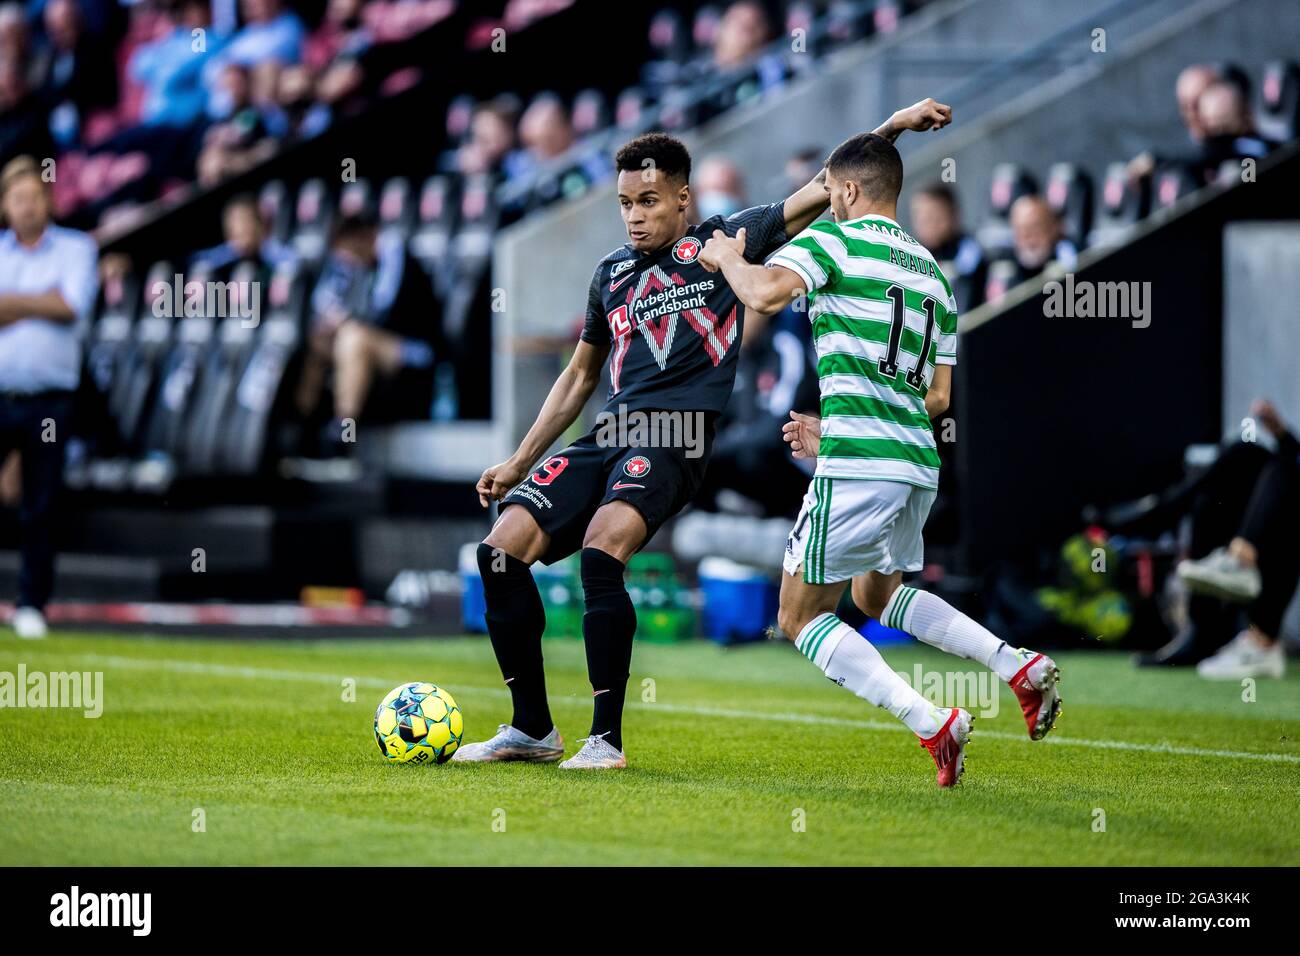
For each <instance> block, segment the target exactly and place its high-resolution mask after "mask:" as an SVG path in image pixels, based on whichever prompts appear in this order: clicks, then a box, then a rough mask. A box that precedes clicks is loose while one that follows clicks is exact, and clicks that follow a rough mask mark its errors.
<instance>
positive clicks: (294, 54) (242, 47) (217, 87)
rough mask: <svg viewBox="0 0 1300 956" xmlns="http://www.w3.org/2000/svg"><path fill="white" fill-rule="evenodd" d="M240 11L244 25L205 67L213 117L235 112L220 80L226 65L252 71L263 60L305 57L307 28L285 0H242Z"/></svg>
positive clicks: (288, 60)
mask: <svg viewBox="0 0 1300 956" xmlns="http://www.w3.org/2000/svg"><path fill="white" fill-rule="evenodd" d="M240 11H241V12H242V13H243V15H244V26H243V27H242V28H241V29H239V30H238V31H236V32H235V35H234V36H232V37H231V38H230V42H229V43H228V44H226V45H225V47H224V48H223V49H222V50H221V52H220V53H219V54H217V56H216V57H214V58H213V59H212V61H211V62H209V63H208V65H207V67H206V68H205V69H204V82H205V85H206V86H207V87H208V93H209V96H208V113H209V115H211V116H212V117H213V118H223V117H226V116H230V115H231V114H232V112H233V111H234V108H233V104H232V103H231V102H230V100H229V90H228V87H227V85H226V84H225V83H223V82H222V80H221V78H222V76H224V75H226V72H227V71H226V68H227V67H229V66H241V67H247V68H249V69H250V70H251V69H252V68H253V67H256V66H257V65H258V64H261V63H279V64H281V65H287V64H293V63H298V62H299V61H300V60H301V59H302V47H303V41H304V39H305V38H306V28H305V27H304V26H303V23H302V21H301V20H300V19H298V15H297V14H296V13H294V12H293V11H292V10H287V9H285V7H284V4H283V3H282V0H242V2H241V3H240Z"/></svg>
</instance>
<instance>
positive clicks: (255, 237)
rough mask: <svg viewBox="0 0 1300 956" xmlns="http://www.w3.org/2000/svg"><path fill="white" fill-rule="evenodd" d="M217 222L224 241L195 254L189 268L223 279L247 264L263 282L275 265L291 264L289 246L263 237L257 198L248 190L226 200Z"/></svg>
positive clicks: (264, 231)
mask: <svg viewBox="0 0 1300 956" xmlns="http://www.w3.org/2000/svg"><path fill="white" fill-rule="evenodd" d="M221 225H222V230H223V232H224V233H225V241H224V242H222V243H221V245H219V246H213V247H212V248H211V249H204V250H203V251H202V252H197V253H195V255H194V259H193V261H192V264H191V265H190V268H191V269H192V270H195V271H205V272H208V273H210V274H211V275H212V277H213V278H214V279H215V280H217V281H221V282H224V281H227V280H228V279H229V278H230V276H231V274H232V273H233V272H234V271H235V270H236V269H237V268H238V267H239V266H240V265H242V264H251V265H252V266H254V267H255V268H256V269H257V278H258V280H259V281H260V282H262V283H263V285H265V284H266V283H267V282H268V281H269V280H270V278H271V275H272V273H274V272H275V270H276V268H277V267H279V266H281V265H288V264H292V263H293V262H294V261H295V259H296V256H295V255H294V252H293V250H292V249H290V248H289V247H288V246H286V245H285V244H284V243H281V242H277V241H276V240H275V239H272V238H270V237H268V236H267V234H266V225H265V223H263V222H262V214H261V212H260V211H259V209H258V207H257V199H256V197H254V196H253V195H252V194H251V193H244V194H241V195H239V196H236V197H235V198H233V199H231V200H230V202H228V203H226V208H225V209H224V210H223V211H222V214H221Z"/></svg>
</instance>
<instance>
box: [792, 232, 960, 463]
mask: <svg viewBox="0 0 1300 956" xmlns="http://www.w3.org/2000/svg"><path fill="white" fill-rule="evenodd" d="M768 265H769V266H784V267H785V268H787V269H790V270H791V271H793V272H794V273H795V274H796V275H798V276H799V278H800V279H802V280H803V283H804V285H805V286H806V287H807V289H808V318H809V321H811V323H812V334H813V341H814V343H815V345H816V348H817V376H818V378H819V379H820V381H821V417H822V423H821V431H822V439H821V452H820V454H819V455H818V457H817V474H818V475H819V476H823V477H828V478H874V479H881V480H886V481H902V482H906V483H907V484H910V485H915V486H916V487H918V488H929V489H935V488H938V486H939V453H938V452H937V451H936V450H935V444H934V431H933V429H932V428H931V427H930V417H929V416H928V415H927V414H926V413H925V393H926V392H927V391H928V390H929V387H930V383H931V382H932V381H933V380H934V367H935V365H936V364H940V365H955V364H957V303H956V300H955V299H954V298H953V294H952V286H951V285H949V283H948V280H947V279H946V278H945V277H944V274H943V273H942V272H941V271H940V269H939V266H938V265H937V264H936V263H935V261H934V256H932V255H930V253H929V251H928V250H926V248H925V247H924V246H922V245H921V244H920V243H918V242H917V241H916V240H915V239H913V238H912V237H911V236H909V235H908V234H907V233H906V232H904V231H903V228H902V227H901V226H899V224H898V223H896V222H894V220H892V219H889V218H888V217H886V216H863V217H861V218H859V219H853V220H850V221H849V222H844V223H837V222H830V221H825V220H823V221H819V222H815V223H813V224H812V225H811V226H809V227H808V228H807V229H805V230H804V231H803V232H801V233H799V235H797V236H796V237H795V238H794V239H793V240H791V241H790V242H789V244H787V245H786V246H784V247H782V248H781V249H780V250H779V251H777V252H776V253H775V254H774V255H773V256H772V257H771V258H770V259H769V260H768Z"/></svg>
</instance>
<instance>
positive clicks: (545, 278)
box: [493, 0, 1155, 453]
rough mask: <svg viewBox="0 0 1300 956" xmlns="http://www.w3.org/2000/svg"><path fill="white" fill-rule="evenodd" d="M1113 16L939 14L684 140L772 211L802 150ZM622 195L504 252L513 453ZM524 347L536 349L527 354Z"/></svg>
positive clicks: (1077, 4) (996, 0)
mask: <svg viewBox="0 0 1300 956" xmlns="http://www.w3.org/2000/svg"><path fill="white" fill-rule="evenodd" d="M1153 2H1155V0H1153ZM1114 6H1115V0H949V2H943V3H936V4H933V5H932V6H930V7H927V8H925V9H924V10H922V11H921V12H920V13H918V14H917V15H915V16H913V17H911V18H909V19H908V20H907V21H905V22H904V23H903V24H902V25H901V26H900V28H899V30H898V31H897V32H896V33H893V34H890V35H887V36H882V37H877V38H875V39H873V40H870V41H868V42H867V43H865V44H862V45H860V46H857V47H854V48H852V49H849V50H844V51H840V52H839V53H837V54H836V55H834V56H832V57H829V58H828V59H827V60H826V61H824V62H822V63H821V64H819V66H818V72H817V76H816V78H815V79H814V80H807V81H801V82H799V83H796V84H795V85H793V86H792V87H791V88H790V89H788V90H785V91H782V92H781V93H779V94H778V95H776V96H774V97H772V98H771V99H769V100H765V101H764V102H762V103H759V104H756V105H754V106H752V107H748V108H744V109H741V110H736V111H733V112H732V113H731V114H728V115H727V116H724V117H720V118H719V119H718V120H717V121H715V122H713V123H711V124H708V125H706V126H705V127H703V128H701V129H700V130H698V131H695V132H694V133H692V134H691V135H687V136H686V137H685V139H686V140H687V142H688V144H689V145H690V146H691V148H692V150H693V151H694V153H695V155H696V156H697V158H698V157H702V156H706V155H708V154H710V153H713V152H722V153H725V154H727V155H729V156H732V157H734V158H735V159H736V160H737V161H738V162H740V163H741V165H742V166H743V168H744V170H745V174H746V177H747V187H748V191H749V197H750V201H751V202H763V201H766V202H770V201H774V200H776V199H779V198H781V197H783V196H784V195H785V193H786V184H785V183H784V180H783V177H782V168H783V166H784V164H785V161H786V159H787V158H788V157H789V155H790V154H791V153H792V152H794V151H795V150H796V149H798V148H800V147H802V146H805V145H817V146H820V147H823V148H826V149H827V150H828V151H829V148H830V147H831V146H833V145H834V143H835V142H838V141H839V140H840V139H842V138H844V137H845V136H848V135H851V134H852V133H854V132H858V131H860V130H862V129H871V128H874V127H875V126H877V125H879V123H880V122H882V121H883V120H884V119H885V118H886V117H887V116H888V115H889V114H890V113H891V112H893V110H894V109H896V108H898V107H899V106H903V105H906V104H908V103H911V102H914V101H916V100H917V99H920V98H922V97H924V96H926V95H940V94H941V93H942V92H943V90H944V89H945V88H951V87H952V85H953V84H954V83H957V82H959V81H960V80H961V79H962V78H964V77H966V76H969V75H970V74H971V73H972V72H973V71H974V70H976V69H979V68H980V67H981V66H987V65H988V64H989V63H992V62H996V61H999V60H1001V59H1003V58H1004V57H1006V56H1008V55H1010V54H1012V53H1014V52H1016V51H1019V50H1023V49H1024V48H1026V47H1028V46H1030V45H1032V44H1034V43H1037V42H1039V41H1042V40H1044V39H1046V38H1048V37H1050V36H1052V35H1054V34H1056V33H1058V32H1059V31H1060V30H1061V29H1062V27H1063V25H1065V24H1068V23H1071V22H1073V21H1075V20H1077V19H1079V18H1086V17H1087V16H1088V15H1089V14H1090V13H1092V12H1096V11H1100V10H1104V9H1107V8H1113V7H1114ZM1132 6H1133V7H1135V8H1136V7H1139V6H1143V4H1141V3H1138V2H1135V3H1134V4H1133V5H1132ZM1004 82H1006V83H1007V84H1009V85H1011V86H1013V87H1014V86H1016V85H1017V84H1025V83H1032V82H1035V81H1034V80H1033V79H1032V77H1026V76H1024V75H1021V74H1019V73H1014V74H1011V75H1008V76H1007V77H1005V78H1004ZM942 135H944V136H950V135H951V130H949V131H946V132H945V133H944V134H942ZM909 139H910V140H911V141H912V142H911V143H909ZM919 141H922V137H921V135H918V134H911V133H909V134H906V135H905V136H904V138H903V140H902V141H901V142H900V146H901V148H902V149H903V151H904V155H906V154H907V153H908V152H909V151H911V150H913V149H915V148H916V146H917V143H918V142H919ZM614 195H615V194H614V189H613V187H612V186H606V187H603V188H600V189H596V190H593V191H592V192H591V193H589V194H588V195H586V196H584V197H582V198H580V199H577V200H574V201H572V202H568V203H565V204H563V205H559V206H557V207H555V208H553V209H550V210H547V211H546V212H544V213H542V214H540V215H536V216H532V217H529V218H528V219H526V220H524V221H523V222H521V223H519V224H517V225H516V226H514V227H512V228H511V229H509V230H507V231H505V232H504V233H502V234H501V235H500V236H498V238H497V240H496V243H495V249H494V255H493V278H494V284H495V285H496V286H498V287H500V288H503V289H505V290H506V303H507V306H506V311H505V313H504V314H500V315H495V316H494V317H493V318H494V321H495V323H496V324H495V327H494V340H495V342H496V346H495V347H496V349H497V353H496V355H494V358H493V373H494V380H493V392H494V407H495V408H496V409H498V420H497V422H496V423H495V426H496V427H497V428H499V435H498V438H499V440H498V442H497V445H498V447H499V448H500V449H501V450H502V451H503V453H508V447H507V446H512V444H513V442H514V441H516V440H517V439H518V437H520V436H521V435H522V434H523V432H524V431H525V430H526V429H527V427H528V425H529V424H530V422H531V416H532V414H533V413H534V412H535V410H536V408H537V407H538V405H539V404H540V402H541V401H542V399H543V398H544V397H545V394H546V391H547V390H548V389H549V388H550V385H551V382H552V380H553V378H554V375H555V373H556V372H557V371H558V370H559V367H560V363H561V361H562V360H563V355H562V354H561V352H560V351H558V350H556V349H552V350H551V351H549V352H548V351H547V349H546V347H545V341H544V340H545V339H547V338H551V339H554V340H556V342H557V344H558V342H559V341H562V340H564V339H566V338H571V335H570V327H571V324H572V323H573V321H574V319H575V318H576V317H578V316H580V315H581V313H582V310H583V308H584V305H585V302H586V298H585V297H586V291H587V284H588V283H589V281H590V279H591V270H592V268H593V267H594V265H595V263H596V262H597V261H599V259H600V258H601V257H602V256H604V255H605V253H607V252H608V251H609V250H610V249H612V248H614V247H616V246H618V245H620V244H621V243H623V242H625V241H626V238H627V237H626V235H625V234H624V232H623V228H622V222H621V220H620V218H619V215H618V210H617V206H616V204H615V201H614ZM538 339H542V340H543V341H540V342H539V341H537V340H538ZM521 340H532V341H529V342H527V344H524V345H523V346H522V347H520V342H521Z"/></svg>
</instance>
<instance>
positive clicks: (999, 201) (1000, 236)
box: [976, 163, 1038, 255]
mask: <svg viewBox="0 0 1300 956" xmlns="http://www.w3.org/2000/svg"><path fill="white" fill-rule="evenodd" d="M1036 192H1038V183H1037V182H1036V181H1035V180H1034V177H1033V176H1031V175H1030V174H1029V172H1028V171H1027V170H1026V169H1024V167H1022V166H1019V165H1017V164H1016V163H999V164H998V165H997V166H995V167H994V168H993V177H992V179H991V180H990V181H989V210H990V216H989V219H988V220H987V221H986V222H985V223H984V224H983V225H982V226H980V228H979V231H978V232H977V234H976V239H977V241H978V242H979V244H980V245H981V246H983V247H984V249H985V250H986V251H987V252H988V253H989V254H990V255H997V254H998V253H1001V252H1005V251H1007V250H1009V249H1010V248H1011V225H1010V223H1009V222H1008V221H1007V216H1008V215H1009V214H1010V212H1011V206H1012V204H1013V203H1014V202H1015V201H1016V200H1017V199H1019V198H1020V197H1021V196H1028V195H1031V194H1033V193H1036Z"/></svg>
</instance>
